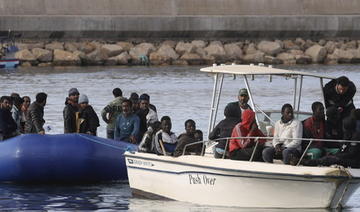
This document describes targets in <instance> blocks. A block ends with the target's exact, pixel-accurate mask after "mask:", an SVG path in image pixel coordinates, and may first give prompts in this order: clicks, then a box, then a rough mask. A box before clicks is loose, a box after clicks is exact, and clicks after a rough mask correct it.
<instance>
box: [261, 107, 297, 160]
mask: <svg viewBox="0 0 360 212" xmlns="http://www.w3.org/2000/svg"><path fill="white" fill-rule="evenodd" d="M302 131H303V127H302V123H301V122H300V121H298V120H296V119H294V110H293V108H292V106H291V105H290V104H284V105H283V106H282V108H281V119H280V120H279V121H277V122H276V123H275V129H274V139H273V143H272V145H273V146H272V147H267V148H265V149H264V150H263V152H262V157H263V160H264V161H265V162H268V163H273V160H274V157H275V158H277V159H282V160H283V162H284V164H290V162H291V163H295V161H296V159H297V158H298V157H299V156H300V152H301V138H302V134H303V133H302Z"/></svg>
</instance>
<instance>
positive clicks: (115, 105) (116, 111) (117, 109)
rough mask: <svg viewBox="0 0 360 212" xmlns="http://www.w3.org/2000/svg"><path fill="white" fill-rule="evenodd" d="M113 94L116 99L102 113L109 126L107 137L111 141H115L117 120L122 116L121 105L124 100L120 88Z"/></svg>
mask: <svg viewBox="0 0 360 212" xmlns="http://www.w3.org/2000/svg"><path fill="white" fill-rule="evenodd" d="M112 93H113V95H114V98H115V99H113V100H112V101H111V102H110V103H109V104H107V105H106V106H105V107H104V109H102V111H101V117H102V119H103V120H104V122H105V123H106V124H107V126H106V137H107V138H109V139H114V129H115V122H116V118H117V116H118V115H120V114H121V103H122V102H123V100H124V97H123V96H122V90H121V89H120V88H114V89H113V91H112Z"/></svg>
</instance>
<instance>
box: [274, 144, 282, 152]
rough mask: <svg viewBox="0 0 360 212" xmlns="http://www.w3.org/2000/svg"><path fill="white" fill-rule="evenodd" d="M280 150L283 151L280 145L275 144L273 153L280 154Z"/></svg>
mask: <svg viewBox="0 0 360 212" xmlns="http://www.w3.org/2000/svg"><path fill="white" fill-rule="evenodd" d="M282 150H283V148H282V144H277V145H276V146H275V151H276V152H277V153H279V152H281V151H282Z"/></svg>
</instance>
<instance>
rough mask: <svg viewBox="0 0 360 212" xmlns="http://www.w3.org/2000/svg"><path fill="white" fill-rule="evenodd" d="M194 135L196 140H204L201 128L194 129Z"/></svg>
mask: <svg viewBox="0 0 360 212" xmlns="http://www.w3.org/2000/svg"><path fill="white" fill-rule="evenodd" d="M194 137H195V140H196V141H203V140H204V134H203V132H202V131H201V130H195V133H194Z"/></svg>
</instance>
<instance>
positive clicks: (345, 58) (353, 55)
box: [333, 49, 360, 63]
mask: <svg viewBox="0 0 360 212" xmlns="http://www.w3.org/2000/svg"><path fill="white" fill-rule="evenodd" d="M333 56H334V57H335V58H337V62H338V63H358V62H360V50H359V49H348V50H342V49H335V51H334V53H333Z"/></svg>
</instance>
